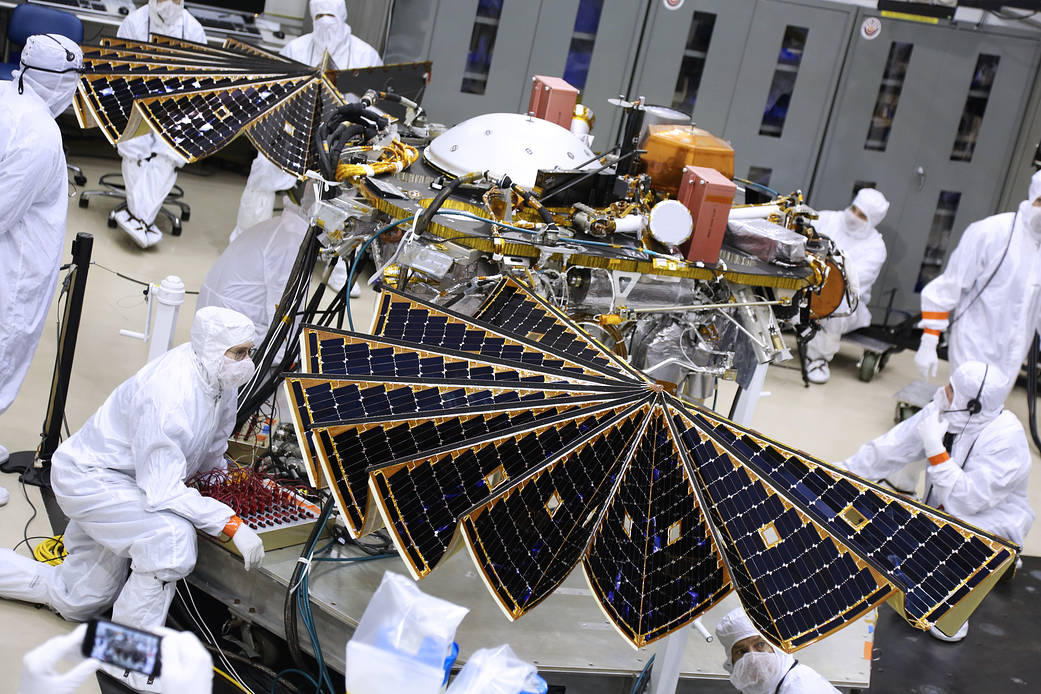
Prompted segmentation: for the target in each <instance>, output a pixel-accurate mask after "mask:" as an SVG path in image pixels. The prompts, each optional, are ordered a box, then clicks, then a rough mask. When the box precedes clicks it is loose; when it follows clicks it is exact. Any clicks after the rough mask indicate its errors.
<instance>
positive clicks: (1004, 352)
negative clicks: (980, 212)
mask: <svg viewBox="0 0 1041 694" xmlns="http://www.w3.org/2000/svg"><path fill="white" fill-rule="evenodd" d="M952 312H953V313H954V316H953V318H952V317H951V313H952ZM920 326H921V327H922V328H924V329H925V332H924V333H923V334H922V342H921V344H920V346H919V347H918V353H917V354H916V355H915V359H914V360H915V364H917V365H918V369H919V371H920V372H921V374H922V378H925V379H928V378H929V377H930V376H935V375H936V365H937V356H936V344H937V342H938V341H939V339H940V332H941V331H943V330H947V329H948V328H949V329H950V348H949V351H948V360H949V361H950V363H951V370H952V371H954V370H956V369H957V368H958V367H959V366H961V365H962V364H964V363H965V362H967V361H969V360H972V359H974V360H976V361H982V362H984V363H987V364H990V365H991V367H992V368H993V369H996V370H997V371H1000V372H1001V374H1002V376H1004V378H1005V381H1006V383H1005V391H1004V392H1003V393H1001V394H1000V396H999V397H1000V400H1001V402H1002V403H1003V402H1005V399H1006V398H1008V394H1009V393H1010V392H1011V391H1012V388H1013V387H1014V386H1015V385H1016V378H1018V376H1019V369H1020V367H1021V366H1022V364H1023V361H1024V360H1025V359H1026V357H1027V352H1028V351H1029V350H1030V343H1031V340H1033V338H1034V332H1035V331H1036V330H1038V329H1039V328H1041V171H1039V172H1037V173H1035V174H1034V176H1033V177H1032V178H1031V179H1030V194H1029V196H1028V197H1027V199H1026V200H1024V201H1023V202H1021V203H1020V204H1019V208H1018V209H1017V210H1016V212H1015V213H1012V212H1006V213H1005V214H998V215H994V216H993V217H987V218H986V219H981V220H980V221H978V222H976V223H974V224H970V225H969V226H968V228H966V229H965V234H964V235H963V236H962V238H961V241H959V242H958V247H957V248H955V249H954V252H953V253H951V257H950V260H948V261H947V267H946V269H944V271H943V274H942V275H940V276H939V277H937V278H936V279H934V280H933V281H932V282H930V283H929V284H927V285H925V287H924V288H923V289H922V322H921V323H920Z"/></svg>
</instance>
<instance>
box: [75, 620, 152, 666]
mask: <svg viewBox="0 0 1041 694" xmlns="http://www.w3.org/2000/svg"><path fill="white" fill-rule="evenodd" d="M161 638H162V637H160V636H156V635H155V634H150V633H148V632H147V631H140V630H138V629H134V628H132V627H126V626H123V625H122V624H114V623H113V622H107V621H105V620H101V619H98V620H94V621H91V622H90V624H89V625H88V626H87V635H86V636H85V637H84V639H83V655H84V656H85V657H87V658H96V659H98V660H100V661H101V662H103V663H108V664H109V665H115V666H116V667H122V668H126V669H127V670H133V671H135V672H140V673H143V674H145V675H152V676H157V675H159V642H160V640H161Z"/></svg>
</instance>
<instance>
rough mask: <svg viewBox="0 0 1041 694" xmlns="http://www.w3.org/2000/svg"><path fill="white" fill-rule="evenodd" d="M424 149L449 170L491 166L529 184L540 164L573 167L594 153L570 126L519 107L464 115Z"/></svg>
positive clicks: (436, 163) (458, 172)
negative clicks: (519, 110) (526, 113)
mask: <svg viewBox="0 0 1041 694" xmlns="http://www.w3.org/2000/svg"><path fill="white" fill-rule="evenodd" d="M423 154H424V156H425V157H426V159H427V161H429V162H430V163H431V164H433V165H434V166H436V167H437V168H439V169H441V170H442V171H445V172H446V173H449V174H452V175H453V176H462V175H464V174H468V173H470V172H472V171H491V172H492V173H495V174H498V175H502V174H506V175H508V176H509V177H510V178H511V179H513V181H514V182H515V183H519V184H520V185H522V186H526V187H528V188H530V187H532V186H534V185H535V176H536V175H537V174H538V171H539V169H574V168H576V167H578V165H579V164H584V163H585V162H587V161H589V160H590V159H592V158H593V156H594V155H593V152H592V150H590V149H589V147H587V146H586V145H585V143H584V142H582V141H581V140H580V139H578V138H577V137H575V136H574V135H572V134H571V131H570V130H567V129H565V128H562V127H560V126H559V125H557V124H556V123H550V122H549V121H545V120H542V119H541V118H533V117H529V116H524V115H521V114H519V113H486V114H485V115H483V116H475V117H473V118H471V119H469V120H465V121H463V122H462V123H460V124H459V125H457V126H455V127H454V128H451V129H449V130H446V131H445V132H444V133H443V134H441V135H439V136H438V137H436V138H434V141H433V142H431V143H430V145H429V146H428V147H427V148H426V150H425V151H424V153H423ZM593 163H594V164H595V163H596V162H593Z"/></svg>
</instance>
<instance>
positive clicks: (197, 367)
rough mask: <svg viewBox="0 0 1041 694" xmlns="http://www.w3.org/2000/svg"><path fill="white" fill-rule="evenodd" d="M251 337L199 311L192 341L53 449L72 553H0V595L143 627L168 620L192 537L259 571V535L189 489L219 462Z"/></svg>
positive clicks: (234, 319) (244, 377) (223, 318)
mask: <svg viewBox="0 0 1041 694" xmlns="http://www.w3.org/2000/svg"><path fill="white" fill-rule="evenodd" d="M254 331H255V328H254V326H253V323H252V321H250V320H249V319H248V318H246V317H245V316H243V315H242V314H241V313H238V312H236V311H232V310H229V309H225V308H217V307H213V306H211V307H208V308H204V309H202V310H200V311H199V312H197V313H196V314H195V319H194V321H193V323H192V330H191V341H190V342H189V343H187V344H183V345H180V346H179V347H176V348H174V349H172V350H170V351H169V352H167V353H166V354H164V355H163V356H161V357H158V358H156V359H154V360H152V361H151V362H149V363H148V364H146V365H145V366H144V367H143V368H142V369H141V370H140V371H138V372H137V373H136V374H135V375H134V376H132V377H131V378H130V379H129V380H127V381H125V382H124V383H123V384H122V385H120V386H119V387H118V388H116V390H115V391H113V393H112V394H111V395H110V396H109V397H108V399H107V400H105V403H104V404H103V405H102V406H101V408H100V409H98V411H97V412H95V413H94V415H93V416H92V417H91V418H90V419H89V420H88V421H87V423H86V424H84V425H83V427H82V428H81V429H80V430H79V431H77V432H76V433H74V434H73V435H72V436H70V437H69V438H68V439H66V440H65V442H64V443H62V444H61V445H60V446H59V447H58V449H57V450H56V451H55V452H54V457H53V459H52V467H51V485H52V487H53V490H54V496H55V497H56V498H57V500H58V504H59V505H60V506H61V508H62V511H64V512H65V515H67V516H68V518H69V524H68V527H67V528H66V530H65V550H66V552H67V553H68V556H67V557H66V558H65V561H64V562H63V563H62V564H60V565H58V566H50V565H49V564H44V563H41V562H36V561H33V560H32V559H30V558H28V557H24V556H22V555H20V554H16V553H14V552H12V551H11V550H8V549H2V550H0V597H4V598H8V599H16V600H24V601H27V602H35V603H44V604H47V605H49V606H50V607H52V608H53V609H54V610H55V611H57V612H58V613H59V614H60V615H61V616H62V617H64V618H66V619H69V620H72V621H83V620H86V619H89V618H91V617H94V616H96V615H98V614H100V613H101V612H103V611H104V610H106V609H107V608H108V607H109V606H110V605H111V606H112V620H113V621H115V622H119V623H121V624H126V625H129V626H132V627H136V628H138V629H144V630H146V631H147V630H152V629H154V628H155V627H158V626H161V625H162V624H163V623H164V622H165V621H166V613H167V610H168V609H169V607H170V602H171V601H172V600H173V595H174V586H175V584H176V582H177V581H178V580H179V579H181V578H184V577H185V576H187V575H188V574H189V573H191V571H192V569H193V568H194V567H195V559H196V542H197V538H196V532H197V531H201V532H203V533H206V534H208V535H213V536H219V535H224V536H226V537H227V538H228V540H230V541H231V542H234V544H235V547H236V548H237V549H238V550H239V552H240V553H241V554H242V556H243V561H244V563H245V566H246V570H247V571H248V570H249V569H252V568H255V567H257V566H259V565H260V563H261V561H263V559H264V547H263V543H262V542H261V540H260V538H259V537H258V536H257V534H256V533H255V532H253V530H251V529H250V528H249V526H247V525H245V524H244V523H242V521H241V519H239V517H238V516H237V515H235V511H234V510H233V509H231V508H229V507H228V506H226V505H225V504H223V503H221V502H220V501H217V500H216V499H213V498H209V497H204V496H202V495H201V494H200V493H199V492H198V490H196V489H194V488H190V487H188V486H186V485H185V481H186V480H187V479H189V478H190V477H192V476H193V475H195V474H197V473H199V472H205V471H208V470H211V469H214V468H217V467H221V466H223V465H224V452H225V450H226V449H227V443H228V437H229V436H230V435H231V432H232V429H233V427H234V425H235V413H236V409H237V406H238V388H239V386H241V385H243V384H244V383H246V382H247V381H248V380H249V378H250V377H251V376H252V375H253V372H254V370H255V367H254V365H253V362H252V361H251V360H250V358H249V356H250V352H251V349H252V346H253V338H254V334H255V332H254ZM128 570H129V572H130V575H129V577H128V576H127V571H128Z"/></svg>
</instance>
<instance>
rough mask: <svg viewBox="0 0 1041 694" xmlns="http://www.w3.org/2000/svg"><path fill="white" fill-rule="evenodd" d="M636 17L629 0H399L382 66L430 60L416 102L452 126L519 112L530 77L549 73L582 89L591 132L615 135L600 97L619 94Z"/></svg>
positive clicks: (613, 118) (610, 110)
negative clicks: (589, 112) (423, 91)
mask: <svg viewBox="0 0 1041 694" xmlns="http://www.w3.org/2000/svg"><path fill="white" fill-rule="evenodd" d="M643 12H644V3H637V2H632V1H631V0H433V1H428V0H406V1H399V2H398V3H396V5H395V7H394V16H393V18H392V20H391V25H390V36H389V39H388V42H387V52H386V55H385V56H384V61H385V62H388V63H392V62H404V61H411V60H426V59H429V60H431V61H433V68H432V76H431V80H430V84H429V85H428V87H427V92H426V96H425V97H424V101H423V105H424V107H425V108H426V110H427V111H428V112H429V113H430V115H431V117H432V118H434V119H435V120H438V121H441V122H444V123H447V124H450V125H454V124H455V123H458V122H459V121H462V120H465V119H466V118H470V117H472V116H476V115H479V114H482V113H494V112H505V113H517V112H523V111H524V110H526V108H527V105H528V98H529V95H530V93H531V77H532V75H535V74H546V75H551V76H554V77H564V78H565V79H567V80H568V81H569V82H571V84H573V85H574V86H575V87H578V88H579V89H580V90H581V98H582V101H583V103H585V104H587V105H588V106H590V107H591V108H593V110H594V112H595V114H596V115H597V118H598V122H597V125H596V130H595V134H597V135H601V134H603V133H612V132H613V130H614V127H615V123H616V122H617V115H616V113H615V109H614V107H612V106H609V105H608V104H607V99H608V98H610V97H615V96H618V95H619V94H620V93H624V92H625V91H626V88H627V86H628V82H629V73H630V72H631V70H630V69H629V66H630V65H631V64H632V62H633V60H634V55H633V54H634V53H635V46H636V44H637V37H636V36H634V27H639V26H640V24H641V22H642V20H643ZM601 139H605V138H604V137H601ZM606 139H608V140H610V137H607V138H606Z"/></svg>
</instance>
